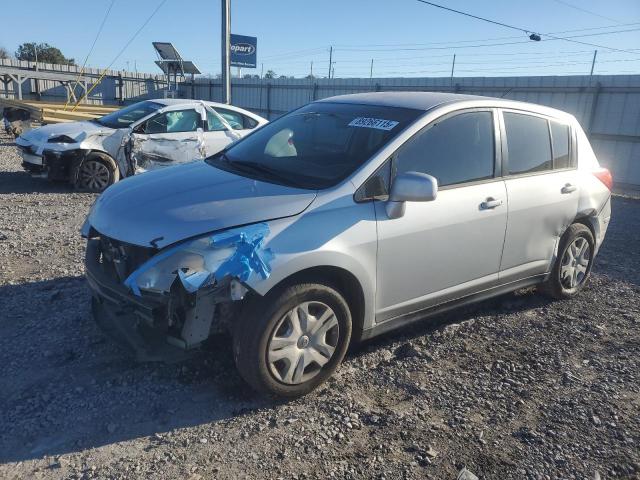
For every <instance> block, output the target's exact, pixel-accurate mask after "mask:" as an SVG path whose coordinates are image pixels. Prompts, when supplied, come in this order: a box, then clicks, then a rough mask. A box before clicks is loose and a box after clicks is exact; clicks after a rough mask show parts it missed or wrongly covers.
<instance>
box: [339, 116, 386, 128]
mask: <svg viewBox="0 0 640 480" xmlns="http://www.w3.org/2000/svg"><path fill="white" fill-rule="evenodd" d="M396 125H398V122H396V121H395V120H384V119H382V118H369V117H358V118H354V119H353V120H351V123H349V126H350V127H362V128H375V129H378V130H391V129H392V128H393V127H395V126H396Z"/></svg>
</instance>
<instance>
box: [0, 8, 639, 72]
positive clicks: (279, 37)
mask: <svg viewBox="0 0 640 480" xmlns="http://www.w3.org/2000/svg"><path fill="white" fill-rule="evenodd" d="M434 1H435V3H441V4H443V5H446V6H448V7H451V8H455V9H458V10H464V11H467V12H470V13H474V14H476V15H480V16H484V17H488V18H491V19H494V20H498V21H500V22H503V23H507V24H511V25H515V26H518V27H522V28H525V29H531V30H533V31H536V32H539V33H541V34H544V33H552V34H554V36H576V37H575V38H574V40H577V41H581V42H587V43H594V44H599V45H602V46H607V47H612V48H615V49H619V50H626V52H621V51H613V50H607V49H606V48H598V61H597V63H596V69H595V73H601V74H615V73H640V1H639V0H608V1H603V0H534V1H532V0H474V1H470V0H434ZM110 3H111V0H93V1H91V2H86V0H83V1H79V0H65V1H56V2H52V1H51V0H48V1H45V0H30V1H29V2H28V3H24V2H7V3H6V5H5V6H4V7H3V9H2V10H3V13H2V18H1V19H0V46H3V47H5V48H7V49H8V50H9V51H10V52H13V51H15V50H16V48H17V46H18V45H19V44H20V43H22V42H27V41H37V42H48V43H50V44H52V45H55V46H57V47H59V48H60V49H61V50H62V51H63V53H64V54H65V55H66V56H69V57H74V58H75V59H76V62H78V63H82V61H83V60H84V58H85V56H86V55H87V53H88V51H89V49H90V46H91V44H92V42H93V40H94V38H95V35H96V33H97V31H98V28H99V26H100V23H101V21H102V19H103V17H104V14H105V12H106V11H107V9H108V7H109V4H110ZM160 3H161V0H115V4H114V7H113V8H112V10H111V12H110V15H109V17H108V18H107V21H106V24H105V27H104V29H103V31H102V33H101V35H100V38H99V39H98V41H97V44H96V47H95V49H94V51H93V53H92V55H91V56H90V58H89V61H88V64H89V65H91V66H96V67H106V66H107V65H109V64H110V63H111V62H112V61H113V60H114V57H115V56H116V55H117V53H118V52H119V51H120V49H121V48H122V47H123V46H124V45H125V44H126V43H127V42H128V41H129V40H130V38H131V36H132V35H133V34H134V33H135V31H136V30H137V29H138V28H139V27H140V26H141V25H142V24H143V23H144V22H145V20H146V19H147V17H148V16H149V15H150V13H151V12H152V11H153V10H154V9H155V8H156V7H157V6H158V5H159V4H160ZM54 5H55V6H54ZM585 10H586V11H585ZM231 23H232V32H233V33H238V34H243V35H252V36H257V37H258V63H259V64H264V70H265V71H266V70H268V69H273V70H274V71H276V72H277V73H278V74H286V75H295V76H304V75H306V74H308V72H309V70H310V63H311V62H312V61H313V68H314V73H315V74H317V75H319V76H326V75H327V71H328V66H329V46H330V45H333V46H334V57H333V58H334V61H335V62H336V63H335V64H334V68H335V75H336V76H337V77H368V76H369V73H370V72H369V69H370V62H371V59H372V58H373V63H374V66H373V74H374V77H375V76H398V77H399V76H407V77H410V76H448V75H449V74H450V71H451V60H452V57H453V54H454V53H455V54H456V75H459V76H493V75H562V74H588V73H589V69H590V67H591V59H592V56H593V50H595V47H592V46H589V45H583V44H578V43H570V42H566V41H561V40H552V39H548V37H545V36H544V35H543V39H545V38H546V39H547V40H546V41H542V42H532V41H528V39H527V37H526V36H525V34H524V33H520V32H518V31H515V30H510V29H508V28H504V27H500V26H498V25H492V24H488V23H484V22H481V21H478V20H475V19H471V18H467V17H463V16H460V15H457V14H453V13H450V12H446V11H443V10H440V9H437V8H433V7H430V6H427V5H425V4H422V3H419V2H418V1H416V0H341V1H340V0H322V1H313V2H312V1H307V0H298V1H293V0H271V1H264V0H263V1H260V0H232V13H231ZM602 27H606V28H602ZM569 31H570V32H569ZM558 32H565V33H558ZM610 32H617V33H610ZM594 34H597V35H594ZM578 35H580V36H578ZM584 35H588V36H584ZM152 41H170V42H173V44H174V45H175V46H176V47H177V48H178V51H179V52H180V53H181V54H182V56H183V57H184V58H185V59H190V60H193V61H194V62H195V63H196V64H197V65H198V66H199V67H200V69H201V70H202V71H203V72H204V73H211V74H215V73H219V72H220V2H219V0H166V2H165V3H164V4H163V5H162V7H161V8H160V10H159V11H158V12H157V14H156V15H155V16H154V17H153V18H152V19H151V21H150V22H149V23H148V24H147V25H146V27H145V28H144V29H143V30H142V31H141V33H140V34H139V35H138V36H137V37H136V39H135V40H134V41H133V42H132V43H131V44H130V46H129V47H128V48H127V49H126V51H125V52H124V53H123V54H122V56H120V58H118V59H117V60H116V61H115V63H114V64H113V68H114V69H124V68H127V65H128V67H129V69H131V70H133V69H134V65H135V66H137V69H138V71H145V72H152V73H159V70H158V69H157V67H156V66H155V64H154V63H153V60H155V53H154V50H153V48H152V46H151V42H152ZM505 43H506V44H507V45H496V44H505ZM478 45H480V46H478ZM243 73H260V67H259V68H258V69H257V70H255V71H253V70H243Z"/></svg>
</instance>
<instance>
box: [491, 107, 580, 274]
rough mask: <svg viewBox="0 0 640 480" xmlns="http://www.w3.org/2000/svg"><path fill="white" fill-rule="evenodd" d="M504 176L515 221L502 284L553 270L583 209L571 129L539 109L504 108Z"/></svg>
mask: <svg viewBox="0 0 640 480" xmlns="http://www.w3.org/2000/svg"><path fill="white" fill-rule="evenodd" d="M501 117H502V119H501V120H502V121H501V129H502V138H503V139H505V140H504V141H503V159H504V161H503V174H504V175H505V184H506V187H507V197H508V199H509V219H508V222H507V232H506V236H505V243H504V251H503V254H502V261H501V264H500V281H501V283H505V282H510V281H515V280H518V279H521V278H526V277H530V276H534V275H538V274H543V273H546V272H547V271H549V269H550V266H551V262H552V260H553V258H554V253H555V249H556V246H557V244H558V241H559V239H560V237H561V236H562V234H563V233H564V231H565V229H566V228H567V227H568V226H569V225H570V224H571V223H572V222H573V220H574V218H575V216H576V213H577V210H578V198H579V192H578V181H577V170H576V166H575V165H576V161H575V154H574V153H575V152H574V148H573V139H572V132H571V128H570V127H569V126H568V125H567V124H565V123H562V122H559V121H556V120H554V119H551V118H547V117H544V116H541V115H536V114H533V113H526V112H522V111H516V110H506V109H504V110H502V112H501Z"/></svg>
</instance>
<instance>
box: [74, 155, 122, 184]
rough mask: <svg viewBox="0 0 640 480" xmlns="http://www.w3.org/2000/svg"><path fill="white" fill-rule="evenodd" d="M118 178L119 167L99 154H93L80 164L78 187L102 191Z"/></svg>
mask: <svg viewBox="0 0 640 480" xmlns="http://www.w3.org/2000/svg"><path fill="white" fill-rule="evenodd" d="M117 180H118V172H117V169H114V168H113V167H112V166H111V165H110V164H109V162H108V161H106V160H104V159H102V158H101V157H100V156H98V155H95V154H94V155H92V156H90V157H89V158H87V159H86V160H85V161H84V162H82V164H81V165H80V169H79V170H78V179H77V181H76V187H77V188H79V189H80V190H88V191H90V192H102V191H104V190H105V189H106V188H107V187H108V186H109V185H111V184H113V183H114V182H116V181H117Z"/></svg>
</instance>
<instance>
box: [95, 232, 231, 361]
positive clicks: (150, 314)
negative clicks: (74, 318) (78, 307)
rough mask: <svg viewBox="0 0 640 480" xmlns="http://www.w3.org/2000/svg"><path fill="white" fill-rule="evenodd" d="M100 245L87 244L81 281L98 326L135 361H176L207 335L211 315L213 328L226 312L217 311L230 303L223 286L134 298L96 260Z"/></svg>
mask: <svg viewBox="0 0 640 480" xmlns="http://www.w3.org/2000/svg"><path fill="white" fill-rule="evenodd" d="M101 257H102V252H101V245H100V241H99V240H97V239H92V240H89V241H88V243H87V252H86V258H85V267H86V278H87V282H88V284H89V288H90V289H91V292H92V303H91V308H92V313H93V317H94V319H95V321H96V323H97V324H98V326H100V328H101V329H102V330H103V331H104V332H105V333H106V334H107V335H108V336H110V337H111V338H113V339H114V340H116V341H117V342H118V343H120V344H121V345H123V346H125V347H127V348H128V349H129V350H131V351H132V352H133V353H134V354H135V356H136V358H137V359H138V360H140V361H155V360H164V361H175V360H181V359H183V358H185V357H187V356H188V351H189V350H192V349H193V348H194V347H196V346H198V345H200V344H201V343H202V341H204V340H205V339H206V338H208V337H209V335H210V333H211V331H212V324H213V321H214V316H216V312H218V313H219V315H217V317H218V318H217V319H216V320H217V321H216V324H217V325H216V326H220V324H221V323H222V321H223V318H224V317H225V316H227V315H228V314H229V309H228V308H216V306H217V305H218V304H222V303H224V302H229V298H230V285H229V283H228V282H226V283H222V284H219V285H216V286H211V287H209V288H207V289H203V290H202V291H198V292H196V293H195V294H187V293H185V292H180V291H175V292H172V293H171V294H170V295H162V294H146V293H145V295H144V296H137V295H134V294H132V293H131V292H130V291H129V289H128V288H127V287H125V286H124V285H122V284H121V283H119V282H118V281H117V280H116V279H115V278H114V277H113V275H112V274H111V273H110V272H109V271H108V270H109V269H108V266H107V265H105V263H103V262H101Z"/></svg>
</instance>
